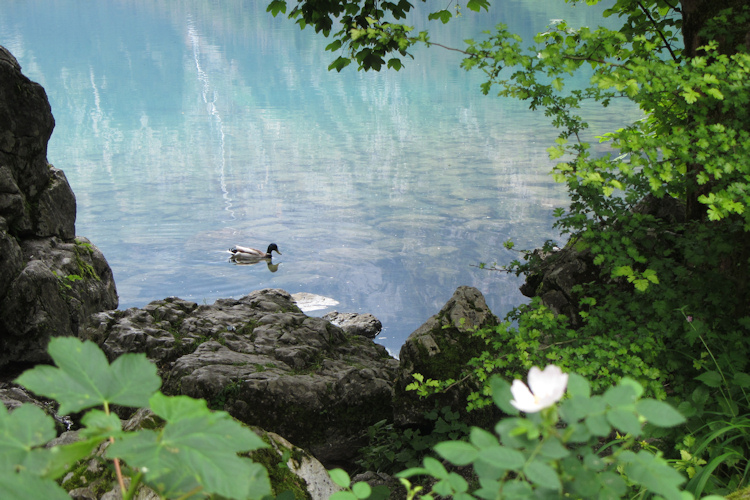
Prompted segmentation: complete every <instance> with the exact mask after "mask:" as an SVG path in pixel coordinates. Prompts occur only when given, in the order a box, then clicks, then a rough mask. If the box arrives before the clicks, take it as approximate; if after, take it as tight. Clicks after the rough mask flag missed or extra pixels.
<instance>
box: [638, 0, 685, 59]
mask: <svg viewBox="0 0 750 500" xmlns="http://www.w3.org/2000/svg"><path fill="white" fill-rule="evenodd" d="M638 7H640V8H641V10H642V11H643V13H644V14H646V17H648V20H649V21H651V24H653V25H654V26H656V21H654V18H653V17H651V13H650V12H649V11H648V9H647V8H646V7H644V6H643V4H642V3H641V1H640V0H638ZM656 31H657V32H658V33H659V36H660V37H661V39H662V40H663V41H664V45H665V46H666V47H667V50H668V51H669V55H671V56H672V60H673V61H677V56H676V55H675V53H674V52H672V46H671V45H669V42H668V41H667V37H665V36H664V33H663V32H662V31H661V30H660V29H658V28H657V30H656Z"/></svg>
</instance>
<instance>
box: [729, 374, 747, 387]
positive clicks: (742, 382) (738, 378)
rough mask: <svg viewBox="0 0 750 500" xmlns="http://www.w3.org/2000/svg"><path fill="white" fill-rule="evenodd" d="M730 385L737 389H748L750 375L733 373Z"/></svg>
mask: <svg viewBox="0 0 750 500" xmlns="http://www.w3.org/2000/svg"><path fill="white" fill-rule="evenodd" d="M732 383H734V385H736V386H738V387H743V388H747V387H750V375H748V374H747V373H735V374H734V378H733V379H732Z"/></svg>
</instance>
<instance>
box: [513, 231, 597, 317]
mask: <svg viewBox="0 0 750 500" xmlns="http://www.w3.org/2000/svg"><path fill="white" fill-rule="evenodd" d="M531 259H532V264H533V271H532V272H531V273H529V274H528V275H527V276H526V281H525V282H524V284H523V285H521V293H522V294H524V295H525V296H527V297H540V298H541V300H542V304H544V305H545V306H546V307H547V308H549V310H550V311H552V312H553V313H555V314H563V315H565V316H567V317H568V319H569V320H570V324H571V325H572V326H574V327H575V326H578V325H579V324H580V322H581V318H580V316H579V315H578V309H579V308H578V303H579V300H580V297H579V296H578V294H577V293H576V292H574V291H573V288H574V287H575V286H576V285H579V284H582V283H589V282H591V281H594V280H596V279H598V278H599V274H600V271H601V268H600V267H599V266H597V265H595V264H594V256H593V255H592V254H591V250H589V249H588V248H586V247H585V246H583V245H579V244H576V243H575V242H574V241H571V242H569V243H568V244H567V245H566V246H565V248H562V249H560V250H558V251H554V252H544V251H542V250H534V252H533V253H532V255H531Z"/></svg>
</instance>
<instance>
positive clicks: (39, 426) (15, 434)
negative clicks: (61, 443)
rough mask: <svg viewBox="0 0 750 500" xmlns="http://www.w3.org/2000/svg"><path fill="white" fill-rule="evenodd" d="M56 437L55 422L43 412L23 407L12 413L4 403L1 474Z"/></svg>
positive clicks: (0, 433)
mask: <svg viewBox="0 0 750 500" xmlns="http://www.w3.org/2000/svg"><path fill="white" fill-rule="evenodd" d="M55 436H57V433H56V432H55V421H54V420H53V419H52V417H50V416H49V415H47V414H46V413H44V411H43V410H42V409H41V408H39V407H37V406H34V405H32V404H23V405H21V406H19V407H18V408H16V409H15V410H14V411H13V413H9V412H8V410H7V409H6V408H5V405H4V404H2V403H0V471H2V470H12V469H13V468H15V466H17V465H20V464H22V463H23V462H24V460H26V458H27V457H28V454H29V453H30V452H31V449H32V448H33V447H35V446H39V445H42V444H45V443H46V442H47V441H49V440H51V439H54V438H55Z"/></svg>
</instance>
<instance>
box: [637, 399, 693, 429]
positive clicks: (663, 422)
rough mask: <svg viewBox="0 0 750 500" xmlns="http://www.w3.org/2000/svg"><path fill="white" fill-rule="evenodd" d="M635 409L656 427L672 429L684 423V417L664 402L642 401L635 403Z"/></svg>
mask: <svg viewBox="0 0 750 500" xmlns="http://www.w3.org/2000/svg"><path fill="white" fill-rule="evenodd" d="M635 409H636V411H638V413H640V414H641V415H643V416H644V417H645V418H646V420H647V421H648V423H650V424H652V425H655V426H657V427H674V426H675V425H680V424H683V423H685V417H683V416H682V415H681V414H680V412H678V411H677V410H676V409H675V408H673V407H672V406H671V405H669V403H665V402H664V401H657V400H655V399H643V400H641V401H638V402H637V403H636V405H635Z"/></svg>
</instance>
